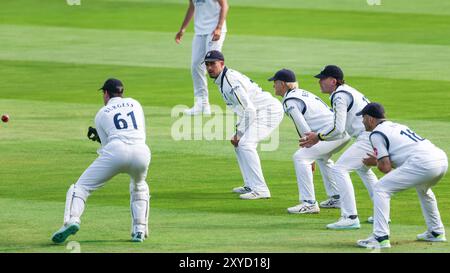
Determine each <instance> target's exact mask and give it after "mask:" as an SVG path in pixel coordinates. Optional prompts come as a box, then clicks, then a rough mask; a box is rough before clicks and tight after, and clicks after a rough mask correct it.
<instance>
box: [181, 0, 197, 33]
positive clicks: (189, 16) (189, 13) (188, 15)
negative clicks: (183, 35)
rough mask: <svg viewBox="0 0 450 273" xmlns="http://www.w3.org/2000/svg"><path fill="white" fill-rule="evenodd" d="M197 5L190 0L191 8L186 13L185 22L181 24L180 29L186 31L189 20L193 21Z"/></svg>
mask: <svg viewBox="0 0 450 273" xmlns="http://www.w3.org/2000/svg"><path fill="white" fill-rule="evenodd" d="M194 11H195V7H194V4H193V3H192V1H189V8H188V10H187V12H186V15H185V16H184V20H183V23H182V24H181V27H180V31H183V32H184V31H185V30H186V28H187V27H188V25H189V22H190V21H191V19H192V17H193V16H194Z"/></svg>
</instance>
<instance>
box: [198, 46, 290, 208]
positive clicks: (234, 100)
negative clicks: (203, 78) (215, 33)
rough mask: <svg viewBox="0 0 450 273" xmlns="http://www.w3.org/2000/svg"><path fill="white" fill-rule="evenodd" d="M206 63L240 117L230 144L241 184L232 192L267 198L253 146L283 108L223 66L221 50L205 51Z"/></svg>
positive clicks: (269, 130) (274, 124)
mask: <svg viewBox="0 0 450 273" xmlns="http://www.w3.org/2000/svg"><path fill="white" fill-rule="evenodd" d="M205 64H206V68H207V71H208V74H209V76H210V77H211V78H213V79H214V83H215V84H217V86H218V87H219V91H220V93H221V95H222V98H223V100H224V101H225V103H226V104H227V106H228V107H230V108H232V109H233V111H234V112H235V113H236V114H237V116H238V118H239V120H238V123H237V124H236V133H235V135H234V136H233V137H232V139H231V143H232V144H233V146H234V147H235V152H236V156H237V160H238V163H239V167H240V169H241V173H242V176H243V179H244V186H243V187H237V188H234V189H233V192H236V193H240V194H241V195H240V198H241V199H247V200H249V199H262V198H270V196H271V195H270V191H269V188H268V187H267V184H266V181H265V179H264V176H263V173H262V169H261V162H260V159H259V156H258V153H257V151H256V147H257V145H258V143H259V142H260V141H261V140H263V139H265V138H266V137H268V136H269V135H270V134H271V133H272V132H273V131H274V130H275V129H276V128H277V127H278V125H279V124H280V122H281V120H282V119H283V107H282V106H281V103H280V102H279V101H278V100H277V99H276V98H274V97H272V95H271V94H270V93H268V92H265V91H263V90H262V89H261V87H259V86H258V85H257V84H256V83H254V82H253V81H252V80H250V79H249V78H248V77H246V76H245V75H243V74H241V73H239V72H238V71H235V70H232V69H229V68H228V67H226V66H225V64H224V56H223V54H222V53H220V51H217V50H212V51H210V52H208V53H207V54H206V56H205Z"/></svg>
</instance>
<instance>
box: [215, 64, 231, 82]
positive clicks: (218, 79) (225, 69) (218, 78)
mask: <svg viewBox="0 0 450 273" xmlns="http://www.w3.org/2000/svg"><path fill="white" fill-rule="evenodd" d="M227 71H228V68H227V67H226V66H225V67H224V68H223V70H222V72H220V74H219V76H217V78H216V79H215V80H214V83H215V84H217V85H218V86H222V84H223V78H224V77H225V74H226V73H227Z"/></svg>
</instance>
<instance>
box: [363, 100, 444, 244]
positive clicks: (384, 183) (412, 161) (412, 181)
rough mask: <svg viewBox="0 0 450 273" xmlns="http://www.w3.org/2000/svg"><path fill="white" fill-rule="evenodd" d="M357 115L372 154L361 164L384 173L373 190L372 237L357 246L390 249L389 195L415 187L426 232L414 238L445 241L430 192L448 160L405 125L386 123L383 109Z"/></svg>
mask: <svg viewBox="0 0 450 273" xmlns="http://www.w3.org/2000/svg"><path fill="white" fill-rule="evenodd" d="M357 115H362V116H363V123H364V126H365V128H366V130H367V131H369V132H372V133H371V134H370V141H371V144H372V146H373V151H374V154H373V153H368V156H369V157H368V158H366V159H364V164H367V165H369V166H378V169H379V170H380V171H381V172H383V173H385V174H386V175H385V176H383V177H382V178H381V179H380V181H378V183H376V184H375V185H374V187H373V202H374V225H373V234H372V235H371V236H369V238H367V239H365V240H359V241H358V242H357V244H358V245H359V246H361V247H366V248H389V247H391V244H390V240H389V236H390V231H389V214H390V201H391V197H392V195H393V194H395V193H397V192H400V191H403V190H406V189H408V188H412V187H414V188H416V191H417V195H418V196H419V200H420V204H421V206H422V213H423V216H424V218H425V222H426V225H427V230H426V231H425V232H424V233H422V234H419V235H417V240H419V241H429V242H445V241H446V238H445V229H444V225H443V223H442V220H441V216H440V214H439V210H438V206H437V201H436V197H435V195H434V193H433V191H431V187H433V186H435V185H436V184H437V183H438V182H439V180H440V179H441V178H442V177H443V176H444V175H445V173H446V172H447V168H448V159H447V155H446V154H445V152H444V151H442V150H441V149H439V148H438V147H436V146H435V145H434V144H433V143H431V142H430V141H429V140H427V139H425V138H423V137H421V136H419V135H418V134H416V133H415V132H414V131H412V130H411V129H410V128H408V127H407V126H405V125H402V124H399V123H394V122H391V121H388V120H386V117H385V112H384V108H383V106H382V105H381V104H378V103H369V104H368V105H367V106H366V107H364V109H363V110H362V111H361V112H359V113H358V114H357Z"/></svg>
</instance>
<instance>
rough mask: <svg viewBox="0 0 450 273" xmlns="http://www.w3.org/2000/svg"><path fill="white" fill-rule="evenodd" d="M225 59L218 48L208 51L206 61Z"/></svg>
mask: <svg viewBox="0 0 450 273" xmlns="http://www.w3.org/2000/svg"><path fill="white" fill-rule="evenodd" d="M215 61H225V58H224V57H223V54H222V53H221V52H220V51H218V50H211V51H208V53H206V56H205V60H204V62H215Z"/></svg>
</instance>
